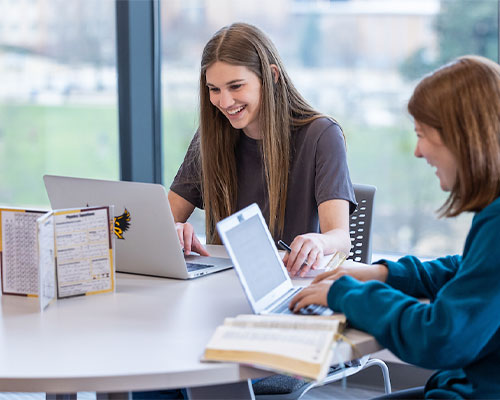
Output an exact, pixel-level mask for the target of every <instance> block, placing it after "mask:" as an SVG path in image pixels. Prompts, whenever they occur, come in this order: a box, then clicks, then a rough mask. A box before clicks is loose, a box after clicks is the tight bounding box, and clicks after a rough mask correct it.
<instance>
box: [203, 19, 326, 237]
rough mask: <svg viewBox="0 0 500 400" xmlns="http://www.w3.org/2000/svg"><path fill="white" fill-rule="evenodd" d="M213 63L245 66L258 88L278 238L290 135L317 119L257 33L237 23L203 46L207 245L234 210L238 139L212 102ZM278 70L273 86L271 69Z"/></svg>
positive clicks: (274, 229) (273, 221)
mask: <svg viewBox="0 0 500 400" xmlns="http://www.w3.org/2000/svg"><path fill="white" fill-rule="evenodd" d="M217 61H222V62H226V63H228V64H232V65H237V66H245V67H246V68H248V69H249V70H250V71H252V72H253V73H255V74H256V75H257V76H258V77H259V79H260V81H261V85H262V90H261V99H260V112H259V122H260V127H261V129H262V132H261V133H262V154H263V162H264V173H265V179H266V183H267V190H268V196H269V230H270V231H271V233H272V234H273V235H276V234H277V235H281V234H282V233H283V228H284V224H285V206H286V198H287V189H288V173H289V169H290V152H291V149H290V135H291V130H292V129H294V128H295V127H298V126H301V125H305V124H307V123H309V122H311V121H313V120H314V119H316V118H319V117H320V116H321V115H320V114H319V113H318V112H317V111H315V110H314V109H313V108H312V107H311V106H310V105H309V104H308V103H307V102H306V101H305V100H304V99H303V98H302V96H301V95H300V93H299V92H298V91H297V89H295V87H294V85H293V84H292V82H291V80H290V78H289V77H288V74H287V73H286V70H285V68H284V65H283V63H282V61H281V59H280V57H279V54H278V51H277V50H276V48H275V47H274V45H273V43H272V42H271V40H269V38H267V36H266V35H265V34H264V33H263V32H262V31H260V30H259V29H258V28H256V27H255V26H252V25H248V24H244V23H235V24H232V25H230V26H226V27H224V28H222V29H220V30H219V31H218V32H216V33H215V35H214V36H213V37H212V38H211V39H210V40H209V41H208V43H207V44H206V46H205V48H204V50H203V55H202V58H201V73H200V143H199V145H200V154H201V170H202V179H201V181H202V193H203V205H204V208H205V212H206V214H205V215H206V217H205V218H206V235H207V243H220V239H219V237H218V235H217V231H216V229H215V226H216V223H217V222H218V221H220V220H221V219H223V218H225V217H227V216H228V215H231V214H232V213H234V212H235V211H236V200H237V199H236V197H237V187H238V186H237V177H236V159H235V146H236V142H237V138H238V133H237V130H236V129H234V128H233V127H232V126H231V124H230V123H229V121H228V120H227V118H226V117H225V116H224V115H223V114H222V113H221V112H220V111H219V110H218V109H217V107H215V106H214V105H213V104H212V103H211V102H210V94H209V90H208V88H207V86H206V83H207V82H206V71H207V69H208V68H209V67H210V66H211V65H213V64H214V63H215V62H217ZM272 64H274V65H276V67H277V68H278V79H277V82H275V78H274V75H273V73H272V69H271V65H272Z"/></svg>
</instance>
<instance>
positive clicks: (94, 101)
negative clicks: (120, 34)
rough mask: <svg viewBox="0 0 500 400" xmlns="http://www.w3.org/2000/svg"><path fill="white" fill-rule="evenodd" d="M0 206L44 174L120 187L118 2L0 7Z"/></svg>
mask: <svg viewBox="0 0 500 400" xmlns="http://www.w3.org/2000/svg"><path fill="white" fill-rule="evenodd" d="M0 9H1V10H2V12H1V13H0V76H1V77H2V80H1V81H2V84H1V85H0V204H2V205H4V206H20V207H21V206H22V207H27V206H37V207H38V206H44V207H45V206H47V207H48V204H49V203H48V199H47V196H46V194H45V189H44V186H43V180H42V176H43V174H60V175H72V176H82V177H93V178H109V179H118V177H119V160H118V154H119V150H118V115H117V87H116V61H115V60H116V45H115V2H114V1H111V0H105V1H100V0H72V1H71V5H69V3H68V2H67V1H64V0H17V1H8V0H0Z"/></svg>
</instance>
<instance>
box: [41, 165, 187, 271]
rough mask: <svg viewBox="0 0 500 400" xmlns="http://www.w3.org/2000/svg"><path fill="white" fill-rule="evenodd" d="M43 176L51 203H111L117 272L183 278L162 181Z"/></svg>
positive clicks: (183, 267)
mask: <svg viewBox="0 0 500 400" xmlns="http://www.w3.org/2000/svg"><path fill="white" fill-rule="evenodd" d="M43 180H44V182H45V187H46V189H47V194H48V196H49V200H50V204H51V206H52V208H53V209H61V208H72V207H85V206H105V205H114V206H115V207H114V209H115V217H116V218H118V219H119V220H118V222H119V224H118V225H117V224H116V223H115V235H116V236H115V239H116V240H115V244H116V270H117V271H118V272H128V273H134V274H144V275H153V276H163V277H171V278H180V279H186V278H188V272H187V269H186V264H185V262H184V256H183V254H182V249H181V246H180V243H179V239H178V237H177V232H176V231H175V224H174V219H173V216H172V213H171V211H170V206H169V203H168V199H167V193H166V191H165V188H164V187H163V186H162V185H159V184H152V183H139V182H124V181H108V180H99V179H85V178H74V177H65V176H55V175H45V176H44V177H43Z"/></svg>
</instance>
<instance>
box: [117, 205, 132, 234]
mask: <svg viewBox="0 0 500 400" xmlns="http://www.w3.org/2000/svg"><path fill="white" fill-rule="evenodd" d="M114 223H115V227H114V231H115V235H116V237H117V238H118V239H123V240H125V238H124V237H123V233H124V232H126V231H128V229H129V228H130V213H129V212H128V210H127V209H125V211H124V212H123V214H122V215H119V216H118V217H115V218H114Z"/></svg>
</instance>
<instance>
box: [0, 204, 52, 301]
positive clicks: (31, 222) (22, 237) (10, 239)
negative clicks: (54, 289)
mask: <svg viewBox="0 0 500 400" xmlns="http://www.w3.org/2000/svg"><path fill="white" fill-rule="evenodd" d="M44 213H45V211H29V210H21V209H18V210H16V209H0V218H1V220H2V221H1V224H0V252H1V270H2V293H6V294H18V295H25V296H37V295H38V249H37V236H36V235H37V233H36V231H37V223H36V220H37V219H38V218H39V217H40V215H42V214H44Z"/></svg>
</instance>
